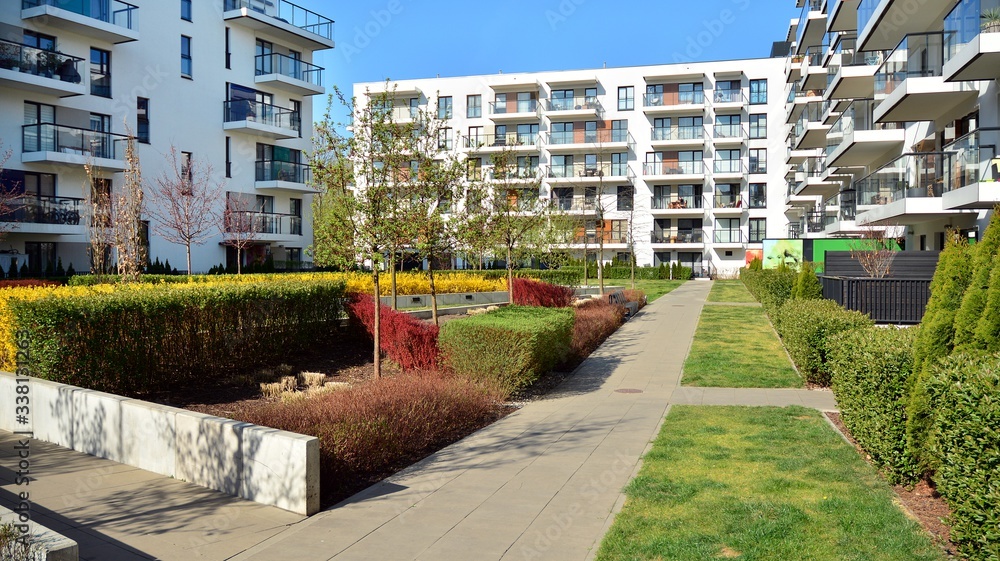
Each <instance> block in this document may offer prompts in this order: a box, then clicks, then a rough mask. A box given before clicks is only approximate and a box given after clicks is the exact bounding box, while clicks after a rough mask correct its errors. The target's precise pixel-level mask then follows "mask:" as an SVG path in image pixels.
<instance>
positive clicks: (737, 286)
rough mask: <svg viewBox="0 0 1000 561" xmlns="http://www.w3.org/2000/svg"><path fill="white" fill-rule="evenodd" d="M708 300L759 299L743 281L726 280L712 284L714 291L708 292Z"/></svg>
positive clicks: (736, 300) (737, 300) (739, 300)
mask: <svg viewBox="0 0 1000 561" xmlns="http://www.w3.org/2000/svg"><path fill="white" fill-rule="evenodd" d="M708 301H709V302H746V303H752V302H756V301H757V300H755V299H754V297H753V296H751V294H750V291H749V290H747V287H746V286H744V285H743V281H738V280H724V281H715V283H714V284H713V285H712V291H711V292H709V293H708Z"/></svg>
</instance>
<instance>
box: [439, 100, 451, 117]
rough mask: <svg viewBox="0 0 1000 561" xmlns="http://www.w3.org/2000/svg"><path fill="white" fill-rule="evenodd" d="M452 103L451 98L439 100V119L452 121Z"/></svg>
mask: <svg viewBox="0 0 1000 561" xmlns="http://www.w3.org/2000/svg"><path fill="white" fill-rule="evenodd" d="M451 117H452V103H451V96H445V97H439V98H438V119H451Z"/></svg>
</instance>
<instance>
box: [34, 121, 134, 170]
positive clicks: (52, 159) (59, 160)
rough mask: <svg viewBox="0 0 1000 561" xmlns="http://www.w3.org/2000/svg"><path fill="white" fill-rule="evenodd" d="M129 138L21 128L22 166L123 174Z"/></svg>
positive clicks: (72, 130)
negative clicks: (83, 168)
mask: <svg viewBox="0 0 1000 561" xmlns="http://www.w3.org/2000/svg"><path fill="white" fill-rule="evenodd" d="M127 138H128V137H126V136H125V135H121V134H113V133H108V132H97V131H92V130H88V129H82V128H78V127H70V126H65V125H55V124H51V123H43V124H38V125H24V126H23V127H21V142H22V148H21V163H25V164H27V163H43V162H44V163H51V164H69V165H76V166H85V165H89V166H92V167H94V168H98V169H106V170H113V171H123V170H124V169H125V150H124V146H121V143H123V142H125V141H126V140H127Z"/></svg>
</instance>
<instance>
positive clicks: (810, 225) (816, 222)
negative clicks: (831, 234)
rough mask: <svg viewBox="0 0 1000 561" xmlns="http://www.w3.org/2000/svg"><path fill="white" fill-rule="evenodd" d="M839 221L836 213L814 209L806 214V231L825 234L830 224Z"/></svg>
mask: <svg viewBox="0 0 1000 561" xmlns="http://www.w3.org/2000/svg"><path fill="white" fill-rule="evenodd" d="M836 221H837V217H836V215H833V216H831V215H829V214H827V213H826V211H825V210H814V211H812V212H810V213H808V214H806V232H808V233H810V234H823V233H825V232H826V229H827V227H828V226H831V225H833V223H834V222H836Z"/></svg>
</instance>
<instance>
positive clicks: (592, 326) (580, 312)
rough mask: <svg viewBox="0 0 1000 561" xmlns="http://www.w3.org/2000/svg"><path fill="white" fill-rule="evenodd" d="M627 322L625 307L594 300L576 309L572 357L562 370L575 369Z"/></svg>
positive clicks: (571, 348) (571, 349)
mask: <svg viewBox="0 0 1000 561" xmlns="http://www.w3.org/2000/svg"><path fill="white" fill-rule="evenodd" d="M624 321H625V307H624V306H620V305H617V304H611V303H609V302H608V301H607V300H603V299H594V300H590V301H588V302H584V303H583V304H581V305H580V306H577V307H576V321H575V322H574V323H573V342H572V344H571V345H570V357H569V359H567V361H566V364H564V365H563V366H562V369H571V368H575V367H576V365H578V364H580V362H582V361H583V359H585V358H587V357H588V356H590V353H592V352H594V351H595V350H596V349H597V347H599V346H601V343H603V342H604V340H605V339H607V338H608V337H609V336H610V335H611V334H612V333H614V332H615V330H617V329H618V328H619V327H620V326H621V324H622V323H623V322H624Z"/></svg>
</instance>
